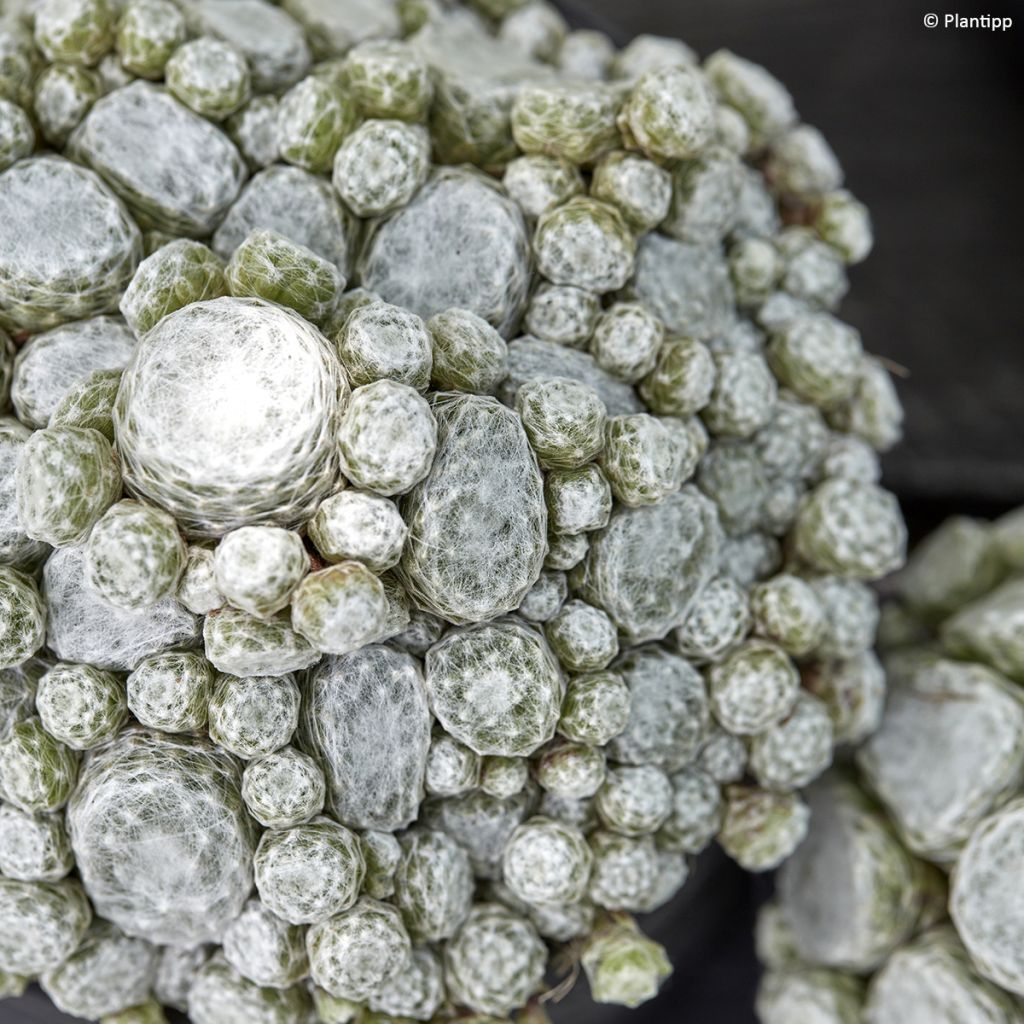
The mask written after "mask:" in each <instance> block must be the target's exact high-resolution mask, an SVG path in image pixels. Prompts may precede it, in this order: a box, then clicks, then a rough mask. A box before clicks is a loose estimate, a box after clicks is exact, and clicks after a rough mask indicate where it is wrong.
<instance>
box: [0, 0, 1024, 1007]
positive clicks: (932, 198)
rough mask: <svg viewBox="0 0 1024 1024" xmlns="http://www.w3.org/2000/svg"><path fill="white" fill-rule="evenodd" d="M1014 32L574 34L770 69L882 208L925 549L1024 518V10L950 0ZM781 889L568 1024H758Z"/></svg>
mask: <svg viewBox="0 0 1024 1024" xmlns="http://www.w3.org/2000/svg"><path fill="white" fill-rule="evenodd" d="M946 3H948V9H949V10H950V11H952V10H956V11H958V12H959V13H960V14H963V15H972V14H979V13H989V14H994V15H1011V16H1012V17H1014V19H1015V21H1016V25H1015V26H1014V28H1013V29H1011V30H1010V31H1009V32H1006V33H992V32H986V31H980V30H973V31H968V30H959V31H954V30H952V29H942V28H936V29H927V28H925V27H924V25H923V17H924V15H925V14H926V13H931V12H934V13H937V14H939V15H940V17H941V16H942V15H943V14H944V13H946V10H947V8H946V7H944V6H942V5H941V3H940V0H828V2H822V0H630V2H628V3H623V2H622V0H586V2H568V3H562V4H561V5H560V6H562V7H563V9H565V10H566V11H567V13H568V14H569V15H570V17H571V18H572V19H573V21H574V22H575V23H576V24H578V25H590V26H593V27H598V28H603V29H604V30H605V31H608V32H609V33H610V34H611V35H612V36H613V37H614V38H615V39H616V41H617V42H619V43H622V42H625V41H627V40H628V39H629V38H630V37H632V36H634V35H636V34H638V33H641V32H653V33H659V34H665V35H673V36H678V37H680V38H682V39H684V40H685V41H686V42H687V43H689V44H690V45H691V46H693V47H694V48H695V49H696V50H697V51H698V52H699V53H700V54H701V55H702V56H706V55H707V54H709V53H711V52H712V51H713V50H715V49H718V48H721V47H727V48H729V49H732V50H734V51H735V52H737V53H739V54H740V55H742V56H744V57H748V58H750V59H752V60H755V61H757V62H759V63H762V64H764V65H765V66H767V67H768V68H769V69H770V70H771V71H772V72H773V73H774V74H776V75H777V76H778V77H779V78H780V79H781V80H782V81H783V82H784V83H785V84H786V85H787V86H788V87H789V88H790V90H791V91H792V93H793V96H794V98H795V100H796V103H797V107H798V109H799V111H800V113H801V115H802V117H803V119H804V120H806V121H808V122H810V123H811V124H814V125H817V126H818V127H820V128H821V129H822V130H823V131H824V132H825V134H826V136H827V137H828V139H829V141H830V142H831V144H832V146H833V147H834V149H835V150H836V152H837V154H838V155H839V158H840V160H841V161H842V164H843V166H844V168H845V170H846V176H847V185H848V186H849V188H850V189H851V190H852V191H853V192H854V193H856V194H857V196H858V197H859V198H861V199H862V200H864V201H865V202H866V203H867V204H868V206H869V207H870V208H871V211H872V215H873V217H874V223H875V233H876V248H875V252H874V253H873V254H872V256H871V257H870V259H869V260H868V261H867V263H865V264H863V265H861V266H859V267H855V268H854V269H853V271H852V274H851V277H852V289H851V292H850V295H849V297H848V298H847V299H846V301H845V303H844V305H843V309H842V315H843V316H844V317H845V318H846V319H848V320H849V321H850V322H851V323H853V324H855V325H856V326H857V327H858V328H859V329H860V330H861V331H862V333H863V335H864V340H865V344H866V346H867V348H868V349H869V350H871V351H873V352H877V353H879V354H882V355H885V356H888V357H889V358H890V359H892V360H894V361H895V362H897V363H899V364H901V365H903V366H905V367H907V369H908V370H909V372H910V375H909V377H908V378H907V379H906V380H904V381H903V382H901V384H900V392H901V395H902V397H903V401H904V404H905V406H906V410H907V440H906V442H905V443H904V444H903V445H902V446H901V447H900V448H898V449H897V450H896V451H895V452H893V453H891V454H890V455H889V456H888V457H887V459H886V482H887V485H888V486H889V487H890V488H892V489H894V490H895V491H896V492H897V493H898V494H899V495H900V498H901V500H902V501H903V504H904V509H905V511H906V513H907V517H908V520H909V521H910V524H911V531H912V533H913V534H915V535H917V536H920V535H921V534H922V533H923V532H925V531H926V530H928V529H930V528H931V527H932V526H934V525H935V524H937V523H938V522H939V521H940V520H941V519H943V518H944V517H945V516H946V515H948V514H949V513H950V512H951V511H953V510H959V511H967V512H977V513H979V514H985V515H989V514H996V513H998V512H1000V511H1002V510H1004V509H1006V508H1009V507H1011V506H1012V505H1014V504H1021V503H1024V337H1022V334H1024V332H1022V321H1024V317H1022V307H1024V302H1022V295H1024V287H1022V285H1024V275H1022V271H1024V261H1022V259H1021V251H1022V247H1024V198H1022V186H1021V182H1020V178H1021V170H1022V167H1024V160H1022V157H1024V145H1022V141H1024V140H1022V134H1021V130H1020V109H1021V100H1022V96H1021V73H1020V68H1021V62H1020V54H1021V51H1022V47H1024V3H1021V2H1019V0H1017V2H1012V0H1011V2H1005V0H1004V2H1000V0H992V3H991V6H988V7H984V6H982V5H979V4H975V3H968V2H964V0H960V2H958V3H956V4H953V3H951V2H949V0H946ZM769 891H770V882H768V881H767V880H765V879H758V878H751V877H750V876H747V875H744V874H743V873H742V872H740V871H739V869H737V868H735V867H734V866H733V865H732V864H731V863H729V862H728V861H726V860H725V859H724V857H723V856H722V855H721V854H720V853H719V852H718V851H717V850H712V851H709V852H708V853H707V854H706V855H705V856H704V857H702V858H701V860H700V862H699V864H698V865H697V866H696V868H695V870H694V873H693V876H692V877H691V881H690V882H689V883H688V885H687V887H686V889H685V890H684V891H683V893H682V894H681V895H680V897H679V899H678V900H677V901H676V902H675V903H674V904H673V905H672V906H671V907H669V908H666V909H664V910H662V911H660V912H659V913H658V914H656V915H653V917H652V918H651V919H649V920H648V921H647V922H646V924H645V928H646V930H647V931H648V932H650V933H651V934H652V935H654V936H655V937H656V938H658V939H659V940H660V941H661V942H663V943H665V945H666V946H668V948H669V951H670V955H671V957H672V960H673V962H674V964H675V975H674V977H673V978H672V980H671V981H670V982H669V983H668V985H666V987H665V989H664V990H663V992H662V994H661V995H660V996H659V997H658V999H656V1000H655V1001H653V1002H652V1003H649V1004H648V1005H647V1006H645V1007H643V1008H641V1009H639V1010H635V1011H622V1010H616V1009H613V1008H603V1007H595V1006H593V1004H591V1003H590V1001H589V994H588V992H587V986H586V984H585V983H581V984H580V986H579V988H578V990H577V992H575V993H573V995H572V996H570V997H569V998H568V999H567V1000H565V1001H564V1002H563V1003H562V1004H560V1005H558V1006H555V1007H553V1008H552V1016H553V1018H554V1019H555V1021H556V1022H557V1024H626V1022H627V1021H628V1022H631V1024H752V1022H753V1021H754V1020H755V1017H754V1014H753V1009H752V1007H753V999H754V991H755V988H756V984H757V973H758V972H757V966H756V963H755V960H754V954H753V939H752V929H753V922H754V913H755V909H756V907H757V905H758V904H759V902H761V901H762V900H763V899H764V897H765V895H766V894H767V893H768V892H769ZM69 1019H70V1018H65V1017H61V1015H59V1014H58V1013H56V1011H55V1010H53V1008H52V1007H51V1006H49V1004H48V1003H47V1002H46V1001H45V1000H44V999H43V998H42V997H41V996H40V995H39V994H38V993H32V994H31V995H30V996H28V997H26V998H25V999H23V1000H17V1001H11V1002H7V1003H2V1004H0V1022H2V1024H37V1022H39V1024H42V1022H47V1024H50V1022H56V1021H60V1020H69Z"/></svg>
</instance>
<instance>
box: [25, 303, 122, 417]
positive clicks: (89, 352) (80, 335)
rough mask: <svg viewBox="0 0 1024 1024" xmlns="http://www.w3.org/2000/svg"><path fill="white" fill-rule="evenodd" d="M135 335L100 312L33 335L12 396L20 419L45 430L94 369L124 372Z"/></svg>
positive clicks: (26, 348) (27, 345) (118, 321)
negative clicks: (62, 403)
mask: <svg viewBox="0 0 1024 1024" xmlns="http://www.w3.org/2000/svg"><path fill="white" fill-rule="evenodd" d="M134 348H135V338H134V336H133V335H132V333H131V331H129V330H128V328H127V327H125V325H124V324H123V323H121V321H120V320H117V319H115V318H114V317H112V316H97V317H93V318H92V319H91V320H79V321H77V322H76V323H73V324H66V325H65V326H63V327H57V328H55V329H54V330H52V331H47V332H46V333H45V334H39V335H37V336H36V337H34V338H32V339H31V340H30V341H29V342H28V343H27V344H26V345H25V346H24V347H23V348H22V349H21V351H20V352H19V353H18V358H17V360H16V361H15V364H14V380H13V381H12V383H11V400H12V402H13V403H14V408H15V411H16V412H17V414H18V418H19V419H20V420H21V421H22V423H25V424H26V425H28V426H30V427H33V428H35V429H39V428H40V427H45V426H47V425H48V424H49V422H50V417H51V415H52V414H53V411H54V410H55V409H56V408H57V406H58V405H59V404H60V400H61V399H62V398H63V397H64V395H65V394H66V393H67V391H68V388H70V387H71V385H72V384H76V383H78V382H79V381H81V380H84V379H85V378H86V377H88V376H89V374H90V373H92V372H93V370H119V369H121V367H123V366H125V365H126V364H127V363H128V360H129V359H130V358H131V355H132V350H133V349H134Z"/></svg>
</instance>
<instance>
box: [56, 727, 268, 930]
mask: <svg viewBox="0 0 1024 1024" xmlns="http://www.w3.org/2000/svg"><path fill="white" fill-rule="evenodd" d="M239 785H240V772H239V768H238V763H237V762H236V761H235V760H234V758H232V757H231V756H230V755H227V754H224V753H222V752H219V751H217V750H216V749H215V748H214V747H212V746H211V745H209V744H208V743H206V742H203V741H200V740H192V739H184V738H177V737H170V736H166V735H162V734H159V733H157V734H145V733H135V734H133V733H126V734H124V735H123V736H122V737H121V738H120V739H118V740H116V741H115V742H114V743H112V744H111V745H110V746H108V747H106V748H104V749H103V750H101V751H100V752H98V753H97V754H95V755H94V756H93V758H92V760H91V761H90V762H89V763H88V764H87V766H86V768H85V770H84V772H83V773H82V776H81V778H80V780H79V784H78V789H77V790H76V791H75V794H74V797H73V798H72V801H71V803H70V804H69V807H68V828H69V831H70V833H71V845H72V847H73V848H74V851H75V859H76V861H77V863H78V870H79V873H80V874H81V876H82V880H83V882H84V884H85V887H86V891H87V892H88V894H89V897H90V899H91V900H92V903H93V906H95V907H96V910H97V911H98V913H100V914H102V915H103V917H105V918H107V919H108V920H110V921H113V922H114V923H115V924H117V925H118V926H119V927H120V928H121V929H122V930H123V931H125V932H126V933H127V934H129V935H136V936H139V937H141V938H146V939H148V940H149V941H151V942H157V943H169V944H173V945H190V944H194V943H198V942H215V941H218V940H219V939H220V937H221V933H222V932H223V930H224V927H225V925H226V924H227V923H228V922H229V921H231V920H232V919H233V918H234V917H236V916H237V915H238V913H239V912H240V911H241V909H242V907H243V906H244V904H245V901H246V899H247V897H248V896H249V891H250V889H251V888H252V854H253V847H254V836H253V826H252V823H251V821H250V820H249V818H248V817H247V815H246V813H245V807H244V805H243V803H242V797H241V795H240V793H239Z"/></svg>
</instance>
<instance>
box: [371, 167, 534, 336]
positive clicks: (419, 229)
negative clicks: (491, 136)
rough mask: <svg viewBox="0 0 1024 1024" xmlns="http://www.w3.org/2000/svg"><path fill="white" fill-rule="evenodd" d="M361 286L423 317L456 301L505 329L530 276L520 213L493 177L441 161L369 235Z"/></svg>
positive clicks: (521, 301) (516, 312) (519, 306)
mask: <svg viewBox="0 0 1024 1024" xmlns="http://www.w3.org/2000/svg"><path fill="white" fill-rule="evenodd" d="M361 274H362V281H363V284H364V286H365V287H366V288H369V289H370V290H371V291H375V292H377V293H378V294H379V295H381V296H382V297H383V298H384V299H385V300H386V301H387V302H392V303H394V304H395V305H396V306H403V307H405V308H406V309H409V310H412V311H413V312H414V313H418V314H419V315H420V316H422V317H424V318H427V317H430V316H433V315H434V314H435V313H440V312H442V311H444V310H446V309H451V308H453V307H459V308H462V309H468V310H469V311H470V312H472V313H476V314H477V315H478V316H481V317H483V318H484V319H485V320H486V321H487V322H488V323H490V324H492V325H493V326H495V327H497V328H498V330H499V331H500V332H501V333H502V334H503V335H504V336H506V337H507V336H508V335H509V334H510V333H511V332H512V331H514V330H515V326H516V324H517V323H518V321H519V317H520V315H521V313H522V310H523V306H524V304H525V302H526V295H527V291H528V289H529V284H530V246H529V241H528V238H527V233H526V227H525V223H524V221H523V215H522V213H521V212H520V210H519V207H517V206H516V205H515V203H513V202H512V201H511V200H509V199H508V198H507V197H506V196H505V195H504V194H503V193H502V192H501V190H500V188H499V187H498V186H496V185H495V184H494V183H493V182H492V181H490V179H488V178H485V177H484V176H483V175H482V174H479V173H477V172H474V171H470V170H466V169H465V168H461V167H446V168H443V169H441V170H440V171H437V172H435V174H434V177H433V178H432V179H431V180H430V181H428V182H427V184H426V185H425V186H424V187H423V188H422V189H421V190H420V192H419V194H418V195H417V196H416V197H415V198H414V199H413V201H412V202H411V203H409V204H408V205H407V206H405V207H403V208H402V209H401V210H399V211H398V212H397V213H396V214H394V215H393V216H392V217H391V219H390V220H388V221H386V222H385V223H384V224H382V225H381V227H380V228H379V229H378V230H377V232H376V234H374V235H373V237H372V238H371V239H370V240H369V242H368V244H367V247H366V250H365V253H364V258H363V263H362V267H361Z"/></svg>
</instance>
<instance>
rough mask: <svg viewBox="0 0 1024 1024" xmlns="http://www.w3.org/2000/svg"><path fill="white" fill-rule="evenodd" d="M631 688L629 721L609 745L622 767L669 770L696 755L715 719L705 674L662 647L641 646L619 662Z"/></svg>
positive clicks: (677, 767)
mask: <svg viewBox="0 0 1024 1024" xmlns="http://www.w3.org/2000/svg"><path fill="white" fill-rule="evenodd" d="M615 667H616V669H617V671H619V672H621V673H622V676H623V678H624V679H625V680H626V683H627V685H628V686H629V696H630V713H629V723H628V724H627V725H626V728H625V730H624V731H623V732H622V733H620V734H619V735H618V736H617V737H615V739H613V740H612V741H611V744H610V745H609V751H610V752H611V754H612V756H613V757H614V759H615V760H616V761H620V762H622V763H623V764H631V765H641V764H656V765H660V766H662V767H663V768H665V769H666V771H677V770H678V769H680V768H683V767H685V766H686V765H687V764H688V763H689V762H690V761H692V760H693V759H694V758H695V757H696V756H697V752H698V751H699V750H700V748H701V745H702V744H703V742H704V739H705V737H706V735H707V731H708V728H709V726H710V721H711V713H710V709H709V705H708V695H707V690H706V689H705V686H704V679H703V678H702V676H701V674H700V673H699V672H698V671H697V670H696V669H695V668H694V667H693V666H692V665H691V664H690V663H689V662H688V661H687V660H686V659H685V658H680V657H679V656H678V655H676V654H672V653H671V652H669V651H666V650H665V649H664V648H662V647H657V646H653V645H652V646H650V647H643V648H641V649H639V650H637V651H633V652H630V653H629V654H627V655H626V656H625V657H624V658H623V659H621V660H620V661H618V662H616V666H615Z"/></svg>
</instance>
